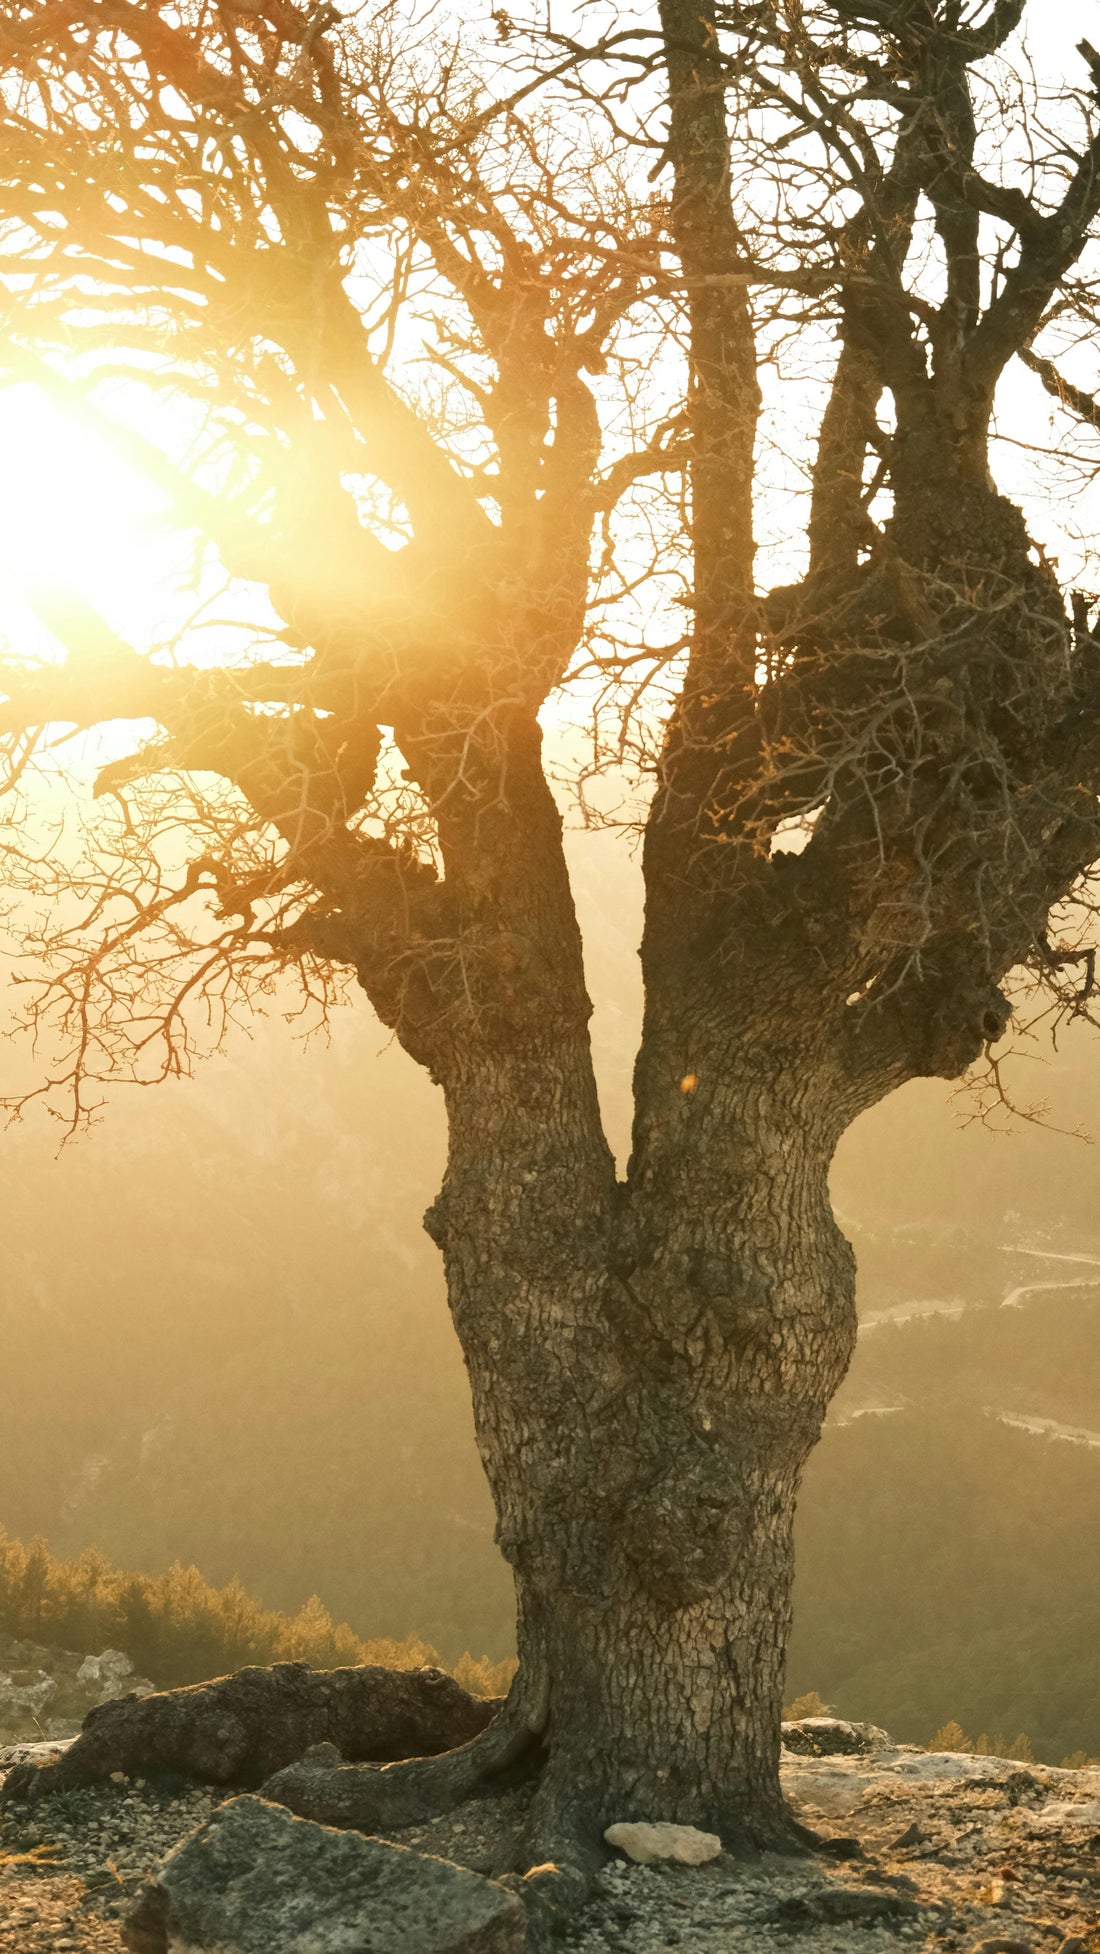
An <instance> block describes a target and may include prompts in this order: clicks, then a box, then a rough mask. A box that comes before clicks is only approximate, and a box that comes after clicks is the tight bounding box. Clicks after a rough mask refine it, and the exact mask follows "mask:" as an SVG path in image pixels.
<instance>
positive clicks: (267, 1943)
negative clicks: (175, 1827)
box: [122, 1797, 526, 1954]
mask: <svg viewBox="0 0 1100 1954" xmlns="http://www.w3.org/2000/svg"><path fill="white" fill-rule="evenodd" d="M525 1931H526V1930H525V1915H524V1910H523V1906H522V1903H521V1902H520V1901H519V1900H518V1899H516V1898H515V1897H514V1896H513V1895H512V1894H510V1893H508V1892H506V1891H505V1889H504V1888H503V1887H502V1886H500V1885H498V1884H497V1883H496V1881H495V1880H489V1879H483V1878H482V1877H481V1875H480V1874H479V1873H471V1872H466V1871H464V1870H463V1869H462V1868H461V1867H459V1866H453V1865H451V1863H450V1861H449V1860H446V1859H429V1858H426V1857H424V1856H423V1855H422V1854H421V1853H418V1852H410V1851H409V1850H408V1848H407V1847H405V1846H400V1845H389V1844H387V1843H386V1842H385V1841H384V1840H382V1839H373V1838H364V1837H363V1835H362V1834H361V1833H358V1832H334V1831H332V1830H330V1829H329V1827H328V1826H325V1825H314V1824H313V1823H312V1821H311V1820H309V1819H303V1818H294V1817H293V1816H292V1815H291V1813H290V1812H288V1811H285V1810H283V1808H282V1807H281V1806H279V1805H269V1804H267V1803H266V1802H265V1801H264V1800H263V1799H262V1798H252V1797H243V1798H233V1799H231V1800H230V1801H229V1803H228V1804H224V1805H221V1806H219V1808H218V1810H217V1811H216V1812H215V1813H214V1814H213V1816H212V1818H210V1819H209V1820H208V1821H207V1823H206V1824H205V1825H202V1826H200V1827H199V1829H198V1831H197V1832H193V1833H191V1835H190V1837H189V1838H186V1839H184V1840H183V1842H182V1843H181V1844H180V1845H178V1846H177V1847H176V1850H175V1851H174V1852H172V1853H170V1854H169V1856H168V1858H167V1859H166V1860H165V1861H164V1863H163V1864H162V1865H161V1866H160V1867H159V1869H158V1871H157V1874H156V1877H155V1878H154V1879H152V1880H150V1881H148V1882H147V1883H146V1885H145V1886H144V1887H143V1888H142V1890H141V1893H140V1894H139V1896H138V1898H137V1900H136V1902H135V1904H134V1906H133V1908H132V1909H131V1911H130V1913H129V1915H128V1916H127V1919H126V1922H125V1925H124V1926H123V1930H122V1933H123V1940H124V1941H125V1944H126V1946H127V1947H128V1948H129V1949H130V1950H131V1954H168V1950H169V1949H172V1950H180V1954H182V1950H183V1949H184V1948H186V1950H187V1954H520V1950H522V1948H523V1947H524V1944H525Z"/></svg>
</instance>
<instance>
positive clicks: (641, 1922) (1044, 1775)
mask: <svg viewBox="0 0 1100 1954" xmlns="http://www.w3.org/2000/svg"><path fill="white" fill-rule="evenodd" d="M848 1731H849V1733H850V1734H849V1735H847V1736H846V1735H844V1733H839V1734H838V1733H837V1732H836V1731H835V1730H831V1729H830V1728H829V1727H827V1726H824V1725H817V1726H814V1725H813V1724H803V1725H801V1726H796V1727H793V1728H790V1729H789V1731H788V1735H789V1736H790V1739H791V1742H792V1744H795V1743H797V1744H798V1745H799V1746H800V1749H799V1750H798V1751H797V1752H796V1751H794V1750H789V1751H788V1752H787V1753H786V1755H785V1763H784V1780H785V1785H786V1789H787V1793H788V1796H789V1798H790V1800H791V1803H792V1805H793V1806H794V1807H795V1809H796V1810H797V1811H798V1813H799V1815H800V1816H801V1817H802V1819H803V1820H804V1821H805V1822H806V1823H807V1824H809V1825H811V1826H813V1827H814V1829H815V1830H817V1831H818V1832H823V1833H829V1834H832V1835H833V1836H834V1838H835V1839H837V1840H838V1841H839V1840H845V1839H847V1840H851V1841H854V1842H855V1843H854V1844H852V1845H849V1846H847V1847H845V1846H843V1845H842V1846H841V1847H840V1853H841V1854H846V1855H850V1856H830V1857H827V1858H814V1859H786V1858H780V1857H778V1856H773V1857H765V1858H762V1859H760V1860H757V1861H755V1862H754V1863H753V1864H751V1865H744V1864H738V1863H734V1862H732V1861H730V1860H728V1859H727V1858H725V1857H722V1858H720V1859H718V1860H715V1861H713V1862H712V1863H711V1864H709V1865H705V1866H701V1867H697V1868H688V1867H681V1866H667V1867H664V1866H635V1865H631V1864H628V1863H626V1862H624V1861H622V1860H617V1861H615V1862H614V1863H612V1864H609V1865H608V1866H607V1868H606V1869H605V1871H604V1872H603V1873H602V1874H601V1876H600V1880H599V1885H598V1890H597V1893H596V1895H595V1897H594V1898H593V1900H592V1902H591V1904H590V1905H589V1907H588V1909H587V1910H586V1912H585V1913H584V1914H583V1915H582V1916H581V1917H580V1918H578V1920H577V1921H576V1923H575V1925H574V1927H573V1929H572V1932H571V1934H570V1936H569V1938H568V1940H567V1942H566V1946H567V1948H568V1949H570V1950H571V1951H572V1954H610V1951H613V1954H664V1950H665V1949H667V1948H677V1949H679V1950H681V1954H727V1951H728V1954H788V1950H791V1954H842V1951H843V1954H850V1950H852V1949H858V1950H859V1954H901V1950H902V1949H904V1948H912V1949H914V1950H915V1949H921V1950H924V1954H940V1950H947V1954H952V1950H956V1949H958V1950H960V1951H961V1954H972V1950H975V1949H979V1948H982V1949H984V1950H985V1954H1100V1771H1098V1770H1087V1771H1064V1770H1052V1769H1048V1768H1046V1767H1044V1766H1042V1765H1029V1766H1027V1767H1026V1768H1023V1767H1021V1766H1020V1765H1019V1764H1016V1763H1013V1762H1010V1761H1007V1760H1004V1759H998V1758H989V1757H969V1756H962V1755H959V1754H955V1753H942V1754H929V1753H927V1752H924V1751H919V1750H914V1749H911V1748H908V1747H897V1746H894V1745H892V1744H891V1743H890V1741H889V1739H887V1738H884V1737H883V1736H882V1734H881V1733H873V1732H868V1731H866V1730H865V1729H864V1730H863V1732H862V1734H861V1727H860V1726H849V1727H848ZM838 1742H843V1743H845V1744H846V1745H847V1748H846V1749H845V1750H844V1751H834V1750H833V1748H832V1746H833V1745H834V1744H835V1743H838ZM853 1746H858V1748H853ZM13 1761H15V1755H14V1754H13V1753H11V1752H8V1753H2V1752H0V1772H2V1770H3V1768H4V1765H5V1764H6V1763H10V1762H13ZM220 1796H221V1794H220V1793H218V1792H215V1791H213V1790H206V1789H203V1788H199V1787H195V1786H193V1785H188V1784H185V1783H184V1782H182V1781H176V1782H175V1783H171V1782H168V1781H160V1782H157V1783H153V1782H151V1781H150V1782H143V1781H142V1780H140V1779H138V1780H134V1781H130V1780H126V1779H123V1780H121V1781H117V1782H110V1783H106V1784H103V1785H100V1786H96V1787H92V1788H89V1789H85V1790H80V1791H75V1792H68V1793H62V1794H59V1795H58V1796H56V1797H54V1798H52V1799H49V1800H44V1801H43V1802H42V1803H41V1804H39V1805H37V1806H35V1807H34V1808H33V1809H29V1808H28V1809H24V1808H21V1807H18V1806H15V1807H11V1808H6V1809H5V1810H4V1811H3V1814H2V1819H0V1954H47V1951H48V1954H66V1951H68V1954H108V1950H110V1954H118V1950H119V1947H120V1942H119V1938H118V1928H117V1921H118V1918H119V1916H120V1914H121V1913H122V1911H123V1910H124V1908H125V1906H126V1904H127V1900H128V1895H129V1894H131V1893H132V1892H133V1890H134V1889H135V1887H136V1885H137V1884H138V1883H139V1881H140V1879H141V1878H142V1877H143V1876H144V1875H145V1874H146V1873H147V1872H148V1871H150V1870H151V1869H152V1868H153V1867H154V1866H155V1865H156V1864H157V1862H158V1861H159V1860H160V1859H161V1858H162V1857H163V1856H164V1854H165V1853H166V1852H167V1851H168V1850H169V1849H170V1848H171V1846H172V1845H174V1844H175V1843H176V1842H177V1840H178V1839H179V1838H180V1837H181V1836H182V1835H183V1834H184V1833H186V1832H187V1831H189V1830H190V1829H191V1828H192V1827H194V1826H195V1825H196V1824H198V1823H200V1822H201V1821H202V1820H203V1819H204V1818H205V1817H206V1816H207V1815H208V1814H209V1812H210V1811H211V1810H212V1809H213V1808H214V1806H215V1805H216V1804H217V1803H218V1802H219V1801H220ZM524 1798H525V1794H524V1792H523V1791H522V1790H518V1791H512V1792H510V1793H507V1794H501V1795H500V1796H497V1797H495V1798H486V1799H483V1800H481V1801H479V1803H478V1804H477V1805H474V1806H467V1807H465V1808H464V1809H463V1811H462V1812H460V1813H458V1814H454V1815H452V1816H451V1817H449V1818H447V1819H444V1820H440V1821H438V1822H437V1823H436V1824H434V1825H431V1826H422V1827H417V1828H409V1829H406V1830H405V1831H404V1832H402V1833H400V1834H394V1835H393V1836H394V1837H395V1838H398V1837H399V1838H400V1840H401V1842H402V1843H403V1844H405V1845H409V1846H412V1847H413V1848H414V1849H417V1850H419V1851H425V1852H431V1853H435V1854H439V1855H440V1856H443V1857H446V1858H451V1859H454V1860H456V1861H458V1862H459V1863H460V1864H464V1865H468V1866H470V1867H471V1868H473V1869H474V1870H475V1871H488V1870H489V1864H490V1860H489V1855H490V1852H491V1850H492V1846H493V1844H494V1843H495V1842H498V1841H499V1839H500V1836H501V1831H502V1829H506V1828H507V1827H509V1826H516V1827H518V1825H519V1824H520V1822H521V1820H522V1815H523V1805H524Z"/></svg>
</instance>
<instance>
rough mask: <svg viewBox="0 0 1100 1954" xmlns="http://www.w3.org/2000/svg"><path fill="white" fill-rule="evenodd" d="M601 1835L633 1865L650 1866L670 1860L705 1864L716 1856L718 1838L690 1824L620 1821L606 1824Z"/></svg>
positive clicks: (696, 1864) (719, 1843)
mask: <svg viewBox="0 0 1100 1954" xmlns="http://www.w3.org/2000/svg"><path fill="white" fill-rule="evenodd" d="M604 1838H605V1839H606V1840H607V1843H608V1845H613V1846H616V1847H617V1848H618V1850H619V1851H620V1852H625V1853H626V1856H627V1858H628V1859H633V1860H634V1862H635V1864H636V1865H639V1866H652V1865H655V1864H656V1863H657V1861H658V1860H661V1859H671V1860H672V1861H673V1862H674V1863H675V1864H676V1865H680V1866H705V1865H706V1863H707V1861H708V1859H717V1858H718V1856H719V1854H720V1853H721V1850H722V1841H721V1839H720V1838H718V1837H717V1836H716V1834H715V1833H713V1832H700V1831H699V1830H698V1829H697V1828H696V1827H695V1826H694V1825H645V1824H642V1823H640V1822H639V1823H637V1824H630V1823H627V1822H625V1821H624V1822H623V1823H621V1824H619V1825H609V1826H608V1828H607V1830H606V1832H605V1833H604Z"/></svg>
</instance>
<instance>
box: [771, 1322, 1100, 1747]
mask: <svg viewBox="0 0 1100 1954" xmlns="http://www.w3.org/2000/svg"><path fill="white" fill-rule="evenodd" d="M923 1327H924V1326H923V1325H911V1326H906V1328H907V1333H909V1334H911V1333H912V1331H914V1330H919V1329H922V1328H923ZM897 1335H898V1337H899V1338H901V1336H902V1332H901V1331H899V1332H897ZM1098 1538H1100V1449H1097V1448H1093V1447H1090V1446H1087V1445H1081V1444H1070V1443H1066V1442H1063V1441H1061V1440H1059V1439H1057V1438H1052V1437H1049V1436H1043V1435H1035V1434H1033V1433H1031V1432H1029V1431H1026V1430H1021V1429H1019V1428H1018V1427H1015V1426H1011V1425H1006V1424H1004V1423H1003V1422H1001V1421H1000V1420H998V1419H997V1418H996V1417H993V1416H990V1415H988V1414H985V1413H983V1412H982V1411H981V1409H979V1408H976V1407H974V1406H972V1405H967V1404H966V1403H965V1402H961V1401H960V1402H956V1403H954V1404H948V1403H944V1402H934V1401H926V1402H924V1403H923V1404H911V1405H909V1406H907V1407H906V1408H905V1409H903V1410H901V1411H899V1412H896V1413H894V1414H892V1415H889V1416H881V1417H871V1416H867V1417H863V1418H858V1419H855V1420H853V1422H851V1423H850V1424H847V1425H842V1426H839V1427H837V1426H834V1427H833V1428H831V1429H830V1430H829V1431H828V1432H827V1433H826V1436H825V1438H824V1440H823V1441H822V1444H821V1446H820V1447H819V1448H818V1451H817V1453H816V1454H815V1456H814V1459H813V1460H812V1462H811V1466H810V1469H809V1471H808V1473H807V1475H806V1482H805V1486H804V1490H803V1496H802V1502H801V1506H800V1510H799V1519H798V1538H797V1560H796V1564H797V1569H798V1573H797V1580H796V1590H795V1627H794V1634H793V1637H792V1644H791V1659H790V1665H789V1671H788V1682H787V1689H788V1694H789V1695H794V1694H797V1693H799V1692H800V1691H802V1690H804V1689H809V1688H816V1689H818V1690H820V1692H821V1694H822V1695H823V1696H824V1697H825V1698H826V1699H827V1700H828V1701H829V1702H830V1703H832V1704H834V1705H835V1706H836V1708H837V1709H838V1710H839V1711H841V1712H842V1713H843V1714H845V1715H850V1716H855V1715H859V1716H860V1717H865V1718H870V1719H871V1720H872V1721H874V1722H877V1723H881V1724H883V1725H884V1726H885V1727H886V1728H887V1729H889V1730H891V1731H892V1732H893V1734H894V1735H896V1736H898V1737H900V1738H904V1739H907V1740H911V1741H917V1742H925V1741H927V1739H928V1738H929V1737H930V1736H931V1735H932V1734H933V1732H934V1731H935V1730H936V1729H937V1728H938V1727H939V1725H940V1724H942V1723H944V1722H945V1721H946V1720H947V1719H948V1717H957V1718H958V1719H959V1721H960V1722H962V1723H963V1724H964V1726H965V1728H966V1729H968V1730H969V1731H971V1732H972V1734H975V1735H976V1734H978V1733H979V1732H980V1731H981V1730H987V1731H993V1730H997V1731H1000V1732H1002V1733H1004V1734H1005V1735H1007V1736H1009V1737H1011V1736H1013V1735H1014V1734H1015V1733H1016V1732H1018V1731H1020V1730H1026V1731H1028V1733H1029V1734H1030V1735H1031V1737H1032V1739H1033V1741H1034V1742H1035V1744H1036V1750H1037V1752H1038V1754H1039V1755H1040V1756H1044V1757H1046V1758H1047V1760H1048V1761H1054V1762H1057V1761H1058V1760H1059V1759H1060V1758H1061V1757H1062V1756H1064V1755H1066V1754H1067V1753H1068V1752H1070V1751H1073V1750H1077V1749H1081V1748H1084V1749H1086V1750H1089V1751H1091V1752H1093V1753H1096V1754H1100V1636H1098V1633H1097V1628H1098V1624H1100V1555H1098V1553H1097V1540H1098Z"/></svg>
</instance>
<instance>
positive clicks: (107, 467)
mask: <svg viewBox="0 0 1100 1954" xmlns="http://www.w3.org/2000/svg"><path fill="white" fill-rule="evenodd" d="M0 444H2V450H3V454H4V469H3V472H2V474H0V635H2V636H3V637H4V638H6V639H7V641H8V643H9V645H10V646H11V648H12V649H13V650H18V649H19V648H20V646H21V644H26V646H27V648H28V650H32V649H33V651H34V652H36V653H40V652H41V651H42V650H43V649H44V648H45V647H44V645H43V639H44V638H45V637H46V636H47V635H48V634H46V632H45V627H44V626H43V625H42V624H41V623H40V622H39V620H38V618H37V617H36V615H35V610H34V599H35V596H36V594H47V595H48V594H56V593H57V592H58V591H59V590H61V589H63V588H71V589H74V590H76V591H78V592H79V594H80V596H81V597H82V598H84V599H85V600H86V601H87V602H88V603H90V604H92V605H94V606H95V608H96V609H97V610H99V611H100V612H101V613H102V614H103V616H104V617H105V618H106V619H107V621H108V622H109V623H110V624H111V625H112V626H113V627H114V629H115V630H117V631H118V632H119V633H120V634H121V635H122V636H124V637H126V638H128V639H130V640H131V641H132V642H133V643H134V644H135V646H138V647H140V646H142V645H143V644H146V643H148V641H149V639H150V637H151V636H153V635H155V634H156V633H157V632H159V631H163V629H164V626H165V622H166V616H165V613H166V608H167V607H166V598H167V597H168V594H169V593H170V592H171V591H172V590H173V589H174V588H178V581H179V570H180V566H181V552H180V538H179V536H178V534H175V535H173V533H172V532H171V531H170V530H169V529H168V528H167V527H166V526H165V524H164V523H163V520H162V517H163V502H162V498H161V496H160V494H159V492H158V491H157V490H156V488H155V487H153V485H152V484H151V483H149V482H147V481H146V480H145V479H144V478H143V477H142V476H141V475H140V474H139V473H138V472H137V470H136V469H134V468H132V467H130V466H129V465H128V464H127V463H126V462H125V461H124V460H123V459H122V458H121V457H120V456H119V455H117V454H116V453H115V452H114V451H113V449H112V447H111V445H110V443H109V441H108V440H107V439H105V438H103V437H101V436H98V435H97V434H95V433H94V432H92V431H90V430H88V429H86V428H84V427H82V426H80V425H79V424H78V423H77V422H76V420H75V418H74V417H72V416H71V415H70V414H68V413H67V412H66V411H65V409H64V408H63V407H61V406H59V405H58V404H57V403H56V402H54V401H52V400H50V398H49V396H48V395H47V394H46V393H45V392H44V391H43V390H42V389H41V388H39V387H37V386H35V385H30V384H27V385H18V386H12V387H9V388H7V389H6V390H5V391H4V392H2V393H0Z"/></svg>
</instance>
